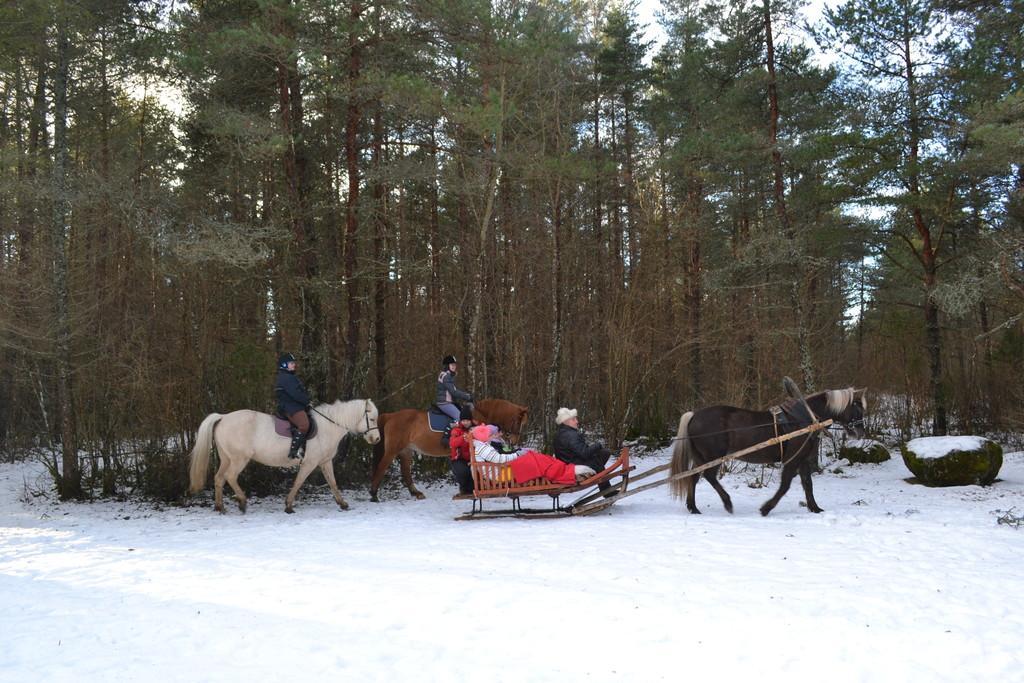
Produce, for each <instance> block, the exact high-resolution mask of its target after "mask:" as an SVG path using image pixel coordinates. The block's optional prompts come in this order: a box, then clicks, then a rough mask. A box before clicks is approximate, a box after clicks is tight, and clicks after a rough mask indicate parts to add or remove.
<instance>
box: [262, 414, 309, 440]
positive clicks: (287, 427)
mask: <svg viewBox="0 0 1024 683" xmlns="http://www.w3.org/2000/svg"><path fill="white" fill-rule="evenodd" d="M306 414H307V415H309V413H306ZM273 417H274V431H275V432H277V434H278V436H284V437H287V438H289V439H290V438H292V437H293V436H295V435H296V434H297V433H298V430H296V429H295V425H293V424H292V423H291V422H289V421H288V419H287V418H284V417H281V416H280V415H278V414H276V413H275V414H274V416H273ZM316 432H317V428H316V420H314V419H313V416H312V415H309V433H308V434H306V441H309V440H311V439H312V438H313V437H314V436H316Z"/></svg>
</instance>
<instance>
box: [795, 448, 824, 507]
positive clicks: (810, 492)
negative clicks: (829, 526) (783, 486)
mask: <svg viewBox="0 0 1024 683" xmlns="http://www.w3.org/2000/svg"><path fill="white" fill-rule="evenodd" d="M811 468H812V465H811V459H810V458H809V457H807V458H804V459H803V460H802V461H800V483H801V484H803V487H804V497H805V498H806V499H807V509H808V510H810V511H811V512H815V513H817V512H824V510H822V509H821V508H820V507H818V503H817V502H816V501H815V500H814V487H813V486H812V484H811Z"/></svg>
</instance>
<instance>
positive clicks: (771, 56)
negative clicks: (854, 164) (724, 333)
mask: <svg viewBox="0 0 1024 683" xmlns="http://www.w3.org/2000/svg"><path fill="white" fill-rule="evenodd" d="M764 32H765V46H766V48H767V62H768V144H769V145H770V146H771V150H772V169H773V173H774V180H775V182H774V187H773V189H774V193H775V213H776V215H777V216H778V219H779V223H780V225H781V226H782V229H783V232H784V234H785V238H786V242H787V243H788V244H789V245H790V247H791V249H792V250H793V251H792V259H793V280H792V283H791V285H790V290H789V296H790V304H791V305H792V307H793V315H794V317H795V318H796V337H797V352H798V354H799V358H800V373H801V376H802V377H803V384H804V389H805V390H807V391H814V388H815V386H816V384H817V380H816V377H815V374H816V373H815V370H814V358H813V356H812V354H811V346H810V335H809V333H808V329H807V328H808V324H807V310H806V303H805V302H804V286H803V283H804V277H805V274H804V267H803V262H802V258H803V253H802V252H803V249H802V248H800V247H799V246H798V241H797V235H796V231H795V230H794V228H793V223H792V221H791V220H790V216H789V211H788V210H787V208H786V195H785V186H784V184H783V173H782V151H781V150H780V149H779V140H778V139H779V95H778V89H777V86H776V79H775V40H774V36H773V35H772V11H771V0H764Z"/></svg>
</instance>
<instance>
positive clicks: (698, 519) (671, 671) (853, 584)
mask: <svg viewBox="0 0 1024 683" xmlns="http://www.w3.org/2000/svg"><path fill="white" fill-rule="evenodd" d="M664 460H665V455H662V456H660V457H658V456H654V457H649V458H645V459H643V460H641V461H640V463H639V466H640V469H645V468H647V467H651V466H653V465H656V464H660V463H661V462H664ZM756 474H757V472H756V471H750V472H748V473H744V474H732V475H729V476H728V477H726V479H725V480H724V483H725V485H726V487H727V488H728V490H729V491H730V493H731V495H732V497H733V500H734V502H735V505H736V514H735V515H732V516H730V515H728V514H726V513H725V512H724V511H723V510H722V507H721V504H720V503H719V501H718V497H717V496H716V495H715V494H714V492H713V491H712V490H711V488H710V487H709V486H708V485H707V484H706V483H702V484H701V485H700V486H699V487H698V504H699V505H700V506H701V509H702V510H703V511H704V514H703V515H700V516H691V515H689V514H687V513H686V512H685V510H684V509H683V506H682V505H681V504H680V503H678V502H676V501H673V500H671V499H670V498H669V496H668V494H667V491H666V489H665V488H660V489H654V490H652V491H649V492H645V493H643V494H640V495H638V496H634V497H632V498H629V499H628V500H623V501H622V502H621V503H620V504H618V505H616V506H615V507H613V508H611V510H610V511H609V512H608V513H604V514H601V515H598V516H596V517H592V518H577V519H562V520H532V521H521V520H513V519H505V520H488V521H474V522H456V521H453V519H452V518H453V517H454V516H455V515H456V514H459V513H461V512H463V511H464V510H465V508H466V507H467V505H466V504H465V503H456V502H453V501H451V500H450V497H451V494H452V493H453V489H452V488H451V487H435V488H432V489H427V494H428V496H429V498H428V500H425V501H415V500H411V499H407V498H406V497H404V495H403V496H402V497H398V498H395V497H394V496H397V494H394V496H393V497H392V498H391V499H389V500H386V501H385V502H383V503H381V504H373V503H370V502H369V501H368V495H367V494H366V492H364V491H346V497H347V498H348V500H349V502H350V503H351V504H352V509H351V510H349V511H348V512H340V511H339V510H337V508H336V506H335V505H334V503H333V501H332V500H331V499H330V497H329V496H328V495H326V494H324V493H321V492H319V491H309V490H306V491H304V492H302V493H301V494H300V496H299V499H298V503H297V506H296V514H294V515H286V514H284V510H283V508H284V505H283V501H282V500H281V499H277V498H275V499H262V500H259V499H253V500H250V506H249V513H248V514H247V515H244V516H243V515H241V514H239V513H238V511H237V508H233V507H232V508H231V509H230V511H229V512H228V514H226V515H223V516H222V515H217V514H215V513H213V512H212V510H211V509H210V508H208V507H206V508H204V507H192V508H187V509H182V508H169V509H164V510H160V511H158V510H154V509H152V508H151V507H146V506H140V505H138V504H134V503H132V504H124V503H96V504H83V505H60V506H58V505H55V504H54V503H52V502H51V501H48V500H45V499H39V498H35V499H31V498H30V497H29V496H26V495H25V489H26V482H27V483H28V485H29V488H34V487H35V486H37V482H38V481H40V477H41V472H40V469H39V468H38V466H35V465H32V464H25V463H22V464H14V465H10V464H7V465H0V633H2V634H3V636H2V646H0V680H2V681H19V682H20V681H47V682H53V681H75V682H76V683H77V682H81V681H150V680H161V681H189V682H194V681H206V680H245V681H264V680H266V681H289V682H292V681H317V680H326V679H327V678H328V677H330V678H331V679H332V680H342V679H343V678H345V679H349V680H371V681H385V680H387V681H393V680H417V681H441V680H461V679H470V678H472V679H479V680H484V681H506V680H507V681H513V680H515V681H547V680H550V681H560V682H568V681H581V680H582V681H651V680H680V679H691V680H708V677H710V676H713V675H724V676H726V678H724V679H720V680H749V679H753V680H786V681H811V680H815V681H817V680H828V681H878V680H892V681H936V680H951V681H952V680H956V681H963V680H985V681H996V680H998V681H1011V680H1017V681H1020V680H1024V667H1022V665H1024V650H1022V648H1021V644H1022V642H1024V574H1022V572H1021V557H1022V552H1021V549H1022V548H1024V529H1013V528H1011V527H1009V526H1006V525H998V524H997V523H996V519H997V517H998V516H999V515H998V513H996V512H995V511H996V510H1007V509H1009V508H1011V507H1014V506H1016V509H1017V513H1018V514H1019V513H1021V512H1022V509H1024V453H1014V454H1009V455H1007V456H1006V457H1005V462H1004V465H1003V469H1002V472H1001V473H1000V481H999V482H997V483H996V484H995V485H993V486H992V487H989V488H985V489H983V488H979V487H962V488H954V489H929V488H925V487H922V486H914V485H910V484H908V483H906V482H905V481H903V479H904V477H907V476H909V473H908V472H907V471H906V469H905V468H904V466H903V463H902V461H901V460H900V459H899V456H898V455H897V457H896V458H894V459H893V460H890V461H889V462H888V463H886V464H883V465H861V466H852V467H850V466H846V467H843V468H842V472H841V473H839V474H837V473H834V472H826V473H825V474H824V475H822V476H818V477H815V492H816V495H817V500H818V502H819V504H821V506H822V507H824V508H825V509H826V510H827V511H826V512H825V513H823V514H820V515H813V514H810V513H808V512H807V511H806V510H805V509H804V508H802V507H801V506H800V505H799V502H800V501H801V500H802V498H803V495H802V491H801V490H800V489H799V486H798V485H797V486H794V488H793V489H792V490H791V491H790V493H789V494H788V495H787V496H786V497H785V498H784V499H783V500H782V502H781V503H780V504H779V507H778V508H777V509H776V510H775V511H774V512H773V513H772V514H771V516H769V517H767V518H762V517H761V516H760V515H759V514H758V512H757V508H758V506H759V505H760V504H761V503H762V502H763V501H764V500H766V499H767V498H768V497H769V496H770V494H771V492H772V491H773V490H774V486H775V484H776V483H777V476H776V480H775V481H773V482H772V483H771V484H770V485H769V488H764V489H753V488H750V487H748V486H747V482H748V481H750V480H753V478H754V477H755V475H756ZM403 494H404V491H403ZM490 507H493V504H492V505H491V506H490ZM741 677H742V678H741ZM712 680H715V679H712Z"/></svg>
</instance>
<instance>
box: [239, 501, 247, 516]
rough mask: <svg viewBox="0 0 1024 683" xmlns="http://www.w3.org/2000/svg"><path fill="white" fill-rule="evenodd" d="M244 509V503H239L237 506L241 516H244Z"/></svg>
mask: <svg viewBox="0 0 1024 683" xmlns="http://www.w3.org/2000/svg"><path fill="white" fill-rule="evenodd" d="M245 508H246V505H245V503H239V504H238V509H239V511H241V513H242V514H243V515H244V514H245Z"/></svg>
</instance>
